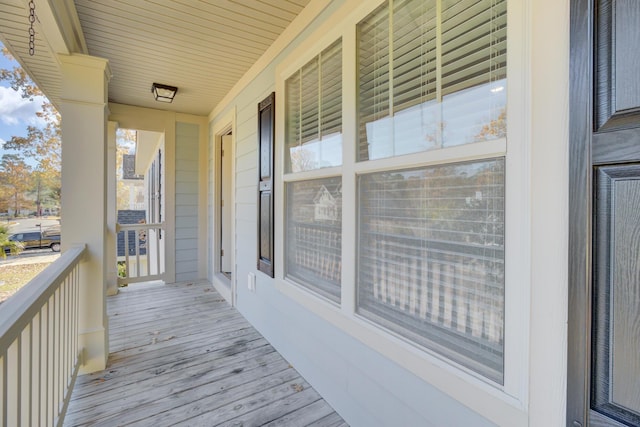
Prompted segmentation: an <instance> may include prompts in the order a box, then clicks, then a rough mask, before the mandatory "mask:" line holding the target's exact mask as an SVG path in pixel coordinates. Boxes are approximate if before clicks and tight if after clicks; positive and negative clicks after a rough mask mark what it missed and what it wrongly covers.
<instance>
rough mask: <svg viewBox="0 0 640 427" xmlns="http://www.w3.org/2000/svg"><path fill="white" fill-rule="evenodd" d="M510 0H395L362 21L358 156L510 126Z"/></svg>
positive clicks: (479, 137) (486, 134)
mask: <svg viewBox="0 0 640 427" xmlns="http://www.w3.org/2000/svg"><path fill="white" fill-rule="evenodd" d="M506 25H507V14H506V0H479V1H478V0H461V1H460V0H438V1H436V0H430V1H427V0H425V1H414V0H391V1H388V2H386V3H384V4H383V5H382V6H381V7H379V8H378V9H377V10H375V11H374V12H373V13H371V14H370V15H369V16H368V17H366V18H365V19H364V20H363V21H361V22H360V23H359V24H358V28H357V37H358V41H357V43H358V84H359V86H358V105H359V111H358V119H359V122H358V127H359V130H358V132H359V136H358V141H359V142H358V160H360V161H365V160H373V159H380V158H386V157H392V156H397V155H403V154H410V153H415V152H420V151H426V150H431V149H437V148H441V147H448V146H454V145H461V144H469V143H473V142H479V141H486V140H490V139H496V138H504V137H505V134H506V120H505V119H506V108H505V107H506Z"/></svg>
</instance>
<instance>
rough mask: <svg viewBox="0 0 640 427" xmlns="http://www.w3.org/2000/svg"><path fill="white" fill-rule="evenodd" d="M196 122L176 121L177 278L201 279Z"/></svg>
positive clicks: (197, 133)
mask: <svg viewBox="0 0 640 427" xmlns="http://www.w3.org/2000/svg"><path fill="white" fill-rule="evenodd" d="M199 132H200V130H199V127H198V125H196V124H188V123H176V281H177V282H182V281H185V280H195V279H197V278H198V191H199V189H198V173H199V171H198V138H199Z"/></svg>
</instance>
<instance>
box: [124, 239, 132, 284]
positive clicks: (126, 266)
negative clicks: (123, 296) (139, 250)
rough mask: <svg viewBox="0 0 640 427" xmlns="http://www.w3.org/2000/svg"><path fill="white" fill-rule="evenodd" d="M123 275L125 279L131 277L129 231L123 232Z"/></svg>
mask: <svg viewBox="0 0 640 427" xmlns="http://www.w3.org/2000/svg"><path fill="white" fill-rule="evenodd" d="M124 275H125V277H126V278H129V277H131V271H130V270H129V230H125V231H124Z"/></svg>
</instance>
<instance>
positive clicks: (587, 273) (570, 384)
mask: <svg viewBox="0 0 640 427" xmlns="http://www.w3.org/2000/svg"><path fill="white" fill-rule="evenodd" d="M593 8H594V5H593V0H571V3H570V46H571V49H570V52H571V53H570V66H569V67H570V68H569V70H570V73H569V76H570V77H569V81H570V86H569V254H568V261H569V266H568V267H569V269H568V272H569V277H568V281H569V295H568V301H569V307H568V308H569V317H568V336H567V345H568V349H567V357H568V360H567V425H568V426H572V427H580V426H587V423H588V415H589V393H590V389H591V384H590V378H589V372H590V363H591V362H590V354H591V348H590V344H589V343H590V339H591V337H590V335H591V328H590V325H591V275H592V273H591V258H592V254H591V241H592V188H593V187H592V185H593V184H592V180H593V177H592V172H591V168H592V166H591V164H592V163H591V161H592V154H591V134H592V130H593V95H592V94H593V83H592V79H593V16H594V14H593V10H594V9H593Z"/></svg>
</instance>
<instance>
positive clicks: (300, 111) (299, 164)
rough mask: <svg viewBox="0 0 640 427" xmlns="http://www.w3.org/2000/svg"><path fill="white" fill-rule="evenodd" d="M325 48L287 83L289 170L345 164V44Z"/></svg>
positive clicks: (287, 159) (304, 169)
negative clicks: (343, 129) (343, 152)
mask: <svg viewBox="0 0 640 427" xmlns="http://www.w3.org/2000/svg"><path fill="white" fill-rule="evenodd" d="M341 42H342V41H341V40H338V41H336V42H335V43H333V44H332V45H331V46H329V47H328V48H326V49H325V50H323V51H322V52H321V53H320V55H318V56H317V57H315V58H314V59H312V60H311V61H309V62H308V63H307V64H305V65H304V66H303V67H302V68H301V69H300V70H298V71H296V72H295V73H294V74H293V75H292V76H291V77H289V78H288V79H287V81H286V83H285V91H286V95H285V104H286V106H285V109H286V125H285V126H286V135H285V138H286V147H287V150H286V156H287V158H286V171H287V172H302V171H308V170H313V169H320V168H325V167H331V166H340V165H341V164H342V44H341Z"/></svg>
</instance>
